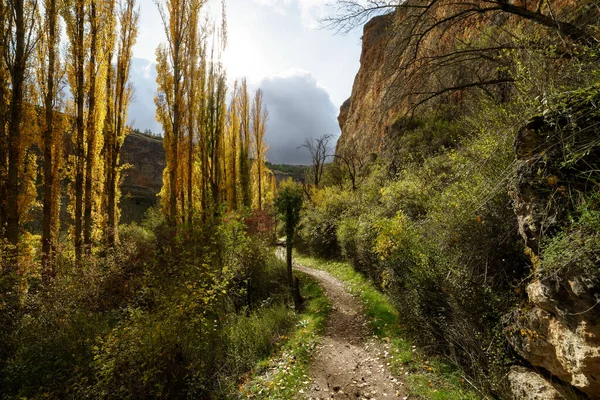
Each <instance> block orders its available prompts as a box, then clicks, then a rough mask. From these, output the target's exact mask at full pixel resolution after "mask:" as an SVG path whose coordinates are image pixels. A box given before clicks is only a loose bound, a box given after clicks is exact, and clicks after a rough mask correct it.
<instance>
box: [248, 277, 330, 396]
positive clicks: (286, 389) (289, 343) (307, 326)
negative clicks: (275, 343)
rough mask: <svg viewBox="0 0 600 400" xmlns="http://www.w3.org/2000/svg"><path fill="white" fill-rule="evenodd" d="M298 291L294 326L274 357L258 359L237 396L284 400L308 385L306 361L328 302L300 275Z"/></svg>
mask: <svg viewBox="0 0 600 400" xmlns="http://www.w3.org/2000/svg"><path fill="white" fill-rule="evenodd" d="M300 281H301V282H302V286H301V294H302V297H303V298H304V299H305V303H304V305H305V308H304V310H302V312H301V313H300V314H298V318H297V321H298V322H297V323H296V328H295V329H294V330H293V331H292V332H290V334H289V337H284V338H282V339H284V340H285V341H286V342H285V344H284V345H283V347H282V348H281V350H280V351H279V352H278V354H276V355H275V356H274V357H272V358H270V359H268V360H265V361H263V362H261V363H260V364H259V365H258V366H257V368H256V370H255V371H254V373H253V377H252V378H250V380H249V381H248V382H247V383H245V384H243V385H241V386H240V393H239V397H240V398H242V399H244V398H254V399H272V400H279V399H281V400H284V399H285V400H287V399H296V398H300V399H301V398H303V396H302V394H303V393H304V390H305V388H306V387H307V386H308V385H309V384H310V382H311V380H310V376H309V373H308V363H309V361H310V358H311V355H312V351H313V349H314V348H315V346H316V345H317V344H318V343H319V340H320V337H321V336H320V334H321V333H322V331H323V328H324V327H325V321H326V319H327V314H328V313H329V302H328V301H327V297H325V294H324V293H323V290H322V289H321V287H320V286H319V285H318V284H317V283H316V282H315V281H314V280H313V279H312V278H310V277H308V276H306V275H304V274H302V277H301V279H300Z"/></svg>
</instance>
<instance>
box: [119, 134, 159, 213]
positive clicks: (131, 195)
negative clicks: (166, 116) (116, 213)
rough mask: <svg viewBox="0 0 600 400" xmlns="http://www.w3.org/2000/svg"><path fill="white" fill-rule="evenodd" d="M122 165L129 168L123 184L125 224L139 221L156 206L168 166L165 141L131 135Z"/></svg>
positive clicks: (125, 146) (123, 154) (122, 155)
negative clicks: (164, 172)
mask: <svg viewBox="0 0 600 400" xmlns="http://www.w3.org/2000/svg"><path fill="white" fill-rule="evenodd" d="M121 165H129V168H126V169H125V171H124V172H123V176H124V178H123V182H122V184H121V209H122V212H121V222H131V221H139V220H140V219H141V217H142V215H143V214H144V212H145V211H146V210H147V209H148V208H149V207H152V206H153V205H155V204H156V202H157V200H158V198H157V196H156V195H157V194H158V193H159V192H160V190H161V188H162V174H163V170H164V168H165V165H166V158H165V150H164V148H163V142H162V139H161V138H160V137H151V136H147V135H143V134H139V133H132V134H130V135H128V136H127V137H126V138H125V142H124V143H123V147H122V149H121Z"/></svg>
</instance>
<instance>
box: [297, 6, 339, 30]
mask: <svg viewBox="0 0 600 400" xmlns="http://www.w3.org/2000/svg"><path fill="white" fill-rule="evenodd" d="M297 1H298V8H299V9H300V15H301V19H302V24H304V25H305V26H306V27H308V28H311V29H317V28H319V27H320V23H319V20H320V19H322V18H323V17H325V16H327V15H328V14H329V13H330V11H331V10H330V8H331V7H329V6H328V5H329V4H331V0H297Z"/></svg>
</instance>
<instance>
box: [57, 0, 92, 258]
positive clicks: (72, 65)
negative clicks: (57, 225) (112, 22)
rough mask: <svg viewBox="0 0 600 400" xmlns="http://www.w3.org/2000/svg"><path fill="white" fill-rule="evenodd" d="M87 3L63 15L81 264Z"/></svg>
mask: <svg viewBox="0 0 600 400" xmlns="http://www.w3.org/2000/svg"><path fill="white" fill-rule="evenodd" d="M86 4H87V0H66V1H65V4H64V7H63V8H62V10H63V18H64V20H65V23H66V26H67V37H68V39H69V51H68V57H67V62H68V68H67V72H68V79H69V86H70V87H71V93H72V94H73V101H74V103H75V143H74V144H75V192H74V197H75V198H74V203H75V215H74V219H75V229H74V233H73V234H74V242H75V259H76V262H78V263H79V261H80V260H81V253H82V231H83V184H84V167H85V148H84V146H85V126H84V116H85V115H84V112H85V108H84V106H85V83H86V82H85V66H86V57H85V54H86V47H85V38H86V29H85V27H86V24H85V20H86Z"/></svg>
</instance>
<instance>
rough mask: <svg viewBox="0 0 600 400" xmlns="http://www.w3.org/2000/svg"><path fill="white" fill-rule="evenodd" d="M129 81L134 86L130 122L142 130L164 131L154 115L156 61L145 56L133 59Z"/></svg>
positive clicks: (130, 106)
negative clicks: (144, 57)
mask: <svg viewBox="0 0 600 400" xmlns="http://www.w3.org/2000/svg"><path fill="white" fill-rule="evenodd" d="M129 82H131V84H132V85H133V87H134V94H133V99H132V100H131V104H130V105H129V121H128V123H129V124H132V125H133V127H134V128H138V129H140V130H142V131H143V130H145V129H150V130H151V131H152V132H154V133H158V132H162V127H161V126H160V124H159V123H158V122H156V120H155V119H154V116H155V114H156V106H155V105H154V95H155V94H156V63H155V62H152V61H148V60H145V59H143V58H135V57H134V58H132V59H131V71H130V73H129Z"/></svg>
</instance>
